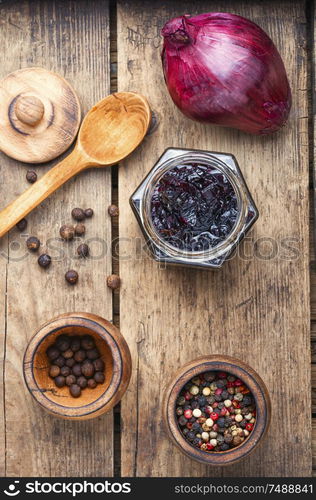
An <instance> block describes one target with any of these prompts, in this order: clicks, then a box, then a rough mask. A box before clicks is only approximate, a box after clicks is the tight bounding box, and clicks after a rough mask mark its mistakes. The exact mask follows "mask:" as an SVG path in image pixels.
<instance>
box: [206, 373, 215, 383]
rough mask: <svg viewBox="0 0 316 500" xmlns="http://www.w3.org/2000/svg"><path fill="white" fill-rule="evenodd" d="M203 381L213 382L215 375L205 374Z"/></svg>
mask: <svg viewBox="0 0 316 500" xmlns="http://www.w3.org/2000/svg"><path fill="white" fill-rule="evenodd" d="M204 379H205V380H206V381H207V382H213V380H214V379H215V373H213V372H206V373H204Z"/></svg>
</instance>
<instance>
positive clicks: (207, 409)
mask: <svg viewBox="0 0 316 500" xmlns="http://www.w3.org/2000/svg"><path fill="white" fill-rule="evenodd" d="M211 408H212V407H211V406H205V413H207V414H208V415H209V414H210V413H212V412H211Z"/></svg>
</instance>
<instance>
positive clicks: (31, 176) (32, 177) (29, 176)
mask: <svg viewBox="0 0 316 500" xmlns="http://www.w3.org/2000/svg"><path fill="white" fill-rule="evenodd" d="M26 180H27V182H29V183H30V184H34V182H36V181H37V173H36V172H34V170H28V171H27V172H26Z"/></svg>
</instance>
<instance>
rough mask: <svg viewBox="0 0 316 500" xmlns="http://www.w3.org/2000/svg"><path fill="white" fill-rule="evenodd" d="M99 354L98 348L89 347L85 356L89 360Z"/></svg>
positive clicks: (96, 357)
mask: <svg viewBox="0 0 316 500" xmlns="http://www.w3.org/2000/svg"><path fill="white" fill-rule="evenodd" d="M99 356H100V353H99V351H98V349H96V348H94V349H89V350H88V351H87V358H88V359H91V360H94V359H98V357H99Z"/></svg>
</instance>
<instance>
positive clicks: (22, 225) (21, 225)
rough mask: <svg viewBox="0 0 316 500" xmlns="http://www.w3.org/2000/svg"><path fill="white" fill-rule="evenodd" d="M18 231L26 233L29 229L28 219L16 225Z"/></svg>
mask: <svg viewBox="0 0 316 500" xmlns="http://www.w3.org/2000/svg"><path fill="white" fill-rule="evenodd" d="M16 227H17V229H18V230H19V231H21V232H22V231H25V229H26V228H27V220H26V219H21V220H20V221H19V222H18V223H17V225H16Z"/></svg>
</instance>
